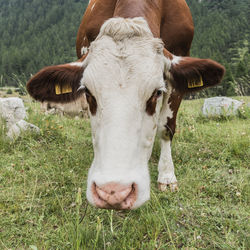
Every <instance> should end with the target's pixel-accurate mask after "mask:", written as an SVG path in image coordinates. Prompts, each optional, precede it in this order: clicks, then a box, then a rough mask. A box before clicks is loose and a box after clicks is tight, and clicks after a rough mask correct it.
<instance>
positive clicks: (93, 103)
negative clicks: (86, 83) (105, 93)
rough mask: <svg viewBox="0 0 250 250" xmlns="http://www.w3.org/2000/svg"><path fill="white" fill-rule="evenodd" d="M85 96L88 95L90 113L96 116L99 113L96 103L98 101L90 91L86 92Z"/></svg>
mask: <svg viewBox="0 0 250 250" xmlns="http://www.w3.org/2000/svg"><path fill="white" fill-rule="evenodd" d="M85 94H86V99H87V102H88V104H89V110H90V112H91V114H92V115H95V114H96V111H97V102H96V99H95V97H94V96H93V95H92V94H91V93H90V91H89V90H88V89H86V90H85Z"/></svg>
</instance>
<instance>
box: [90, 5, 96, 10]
mask: <svg viewBox="0 0 250 250" xmlns="http://www.w3.org/2000/svg"><path fill="white" fill-rule="evenodd" d="M95 4H96V3H94V4H93V6H92V7H91V10H90V11H93V9H94V8H95Z"/></svg>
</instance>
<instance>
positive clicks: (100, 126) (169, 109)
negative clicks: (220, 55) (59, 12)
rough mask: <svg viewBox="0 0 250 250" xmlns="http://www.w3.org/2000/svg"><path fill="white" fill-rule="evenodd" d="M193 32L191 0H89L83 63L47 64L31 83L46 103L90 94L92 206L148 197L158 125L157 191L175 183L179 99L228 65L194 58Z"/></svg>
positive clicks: (129, 205) (135, 203) (132, 203)
mask: <svg viewBox="0 0 250 250" xmlns="http://www.w3.org/2000/svg"><path fill="white" fill-rule="evenodd" d="M193 35H194V25H193V21H192V16H191V13H190V10H189V8H188V6H187V4H186V2H185V0H90V1H89V4H88V7H87V9H86V12H85V14H84V16H83V19H82V22H81V24H80V27H79V31H78V34H77V40H76V52H77V57H78V61H76V62H72V63H67V64H63V65H57V66H50V67H46V68H44V69H42V70H41V71H40V72H38V73H37V74H36V75H34V76H33V77H32V78H31V79H30V80H29V81H28V83H27V90H28V92H29V94H30V95H31V96H32V97H33V98H34V99H36V100H38V101H41V102H43V101H53V102H62V103H65V102H71V101H73V100H75V99H77V98H78V97H79V96H80V95H81V94H82V93H85V95H86V98H87V102H88V106H89V113H90V121H91V129H92V141H93V149H94V159H93V162H92V164H91V167H90V169H89V173H88V180H87V191H86V195H87V199H88V201H89V202H90V203H91V204H93V205H94V206H96V207H99V208H107V209H136V208H138V207H140V206H141V205H142V204H144V203H145V202H146V201H147V200H149V198H150V177H149V170H148V161H149V158H150V156H151V153H152V147H153V143H154V139H155V135H156V132H157V131H158V134H159V137H160V140H161V154H160V159H159V164H158V171H159V175H158V186H159V189H160V190H161V191H167V190H168V187H170V189H171V190H176V189H177V179H176V176H175V173H174V164H173V160H172V156H171V141H172V139H173V136H174V133H175V127H176V115H177V112H178V108H179V106H180V103H181V101H182V99H183V97H184V96H185V94H188V93H191V92H194V91H199V90H202V89H204V88H207V87H211V86H214V85H216V84H218V83H219V82H220V81H221V80H222V77H223V75H224V71H225V69H224V67H223V66H222V65H220V64H219V63H217V62H215V61H213V60H210V59H199V58H192V57H190V47H191V42H192V39H193Z"/></svg>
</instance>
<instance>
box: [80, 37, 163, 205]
mask: <svg viewBox="0 0 250 250" xmlns="http://www.w3.org/2000/svg"><path fill="white" fill-rule="evenodd" d="M161 46H162V45H161V44H160V43H159V40H157V39H154V38H151V39H148V40H147V39H145V40H143V39H141V38H139V37H135V38H134V39H126V40H123V41H122V42H115V41H114V40H113V39H112V38H111V37H109V36H103V37H101V38H100V39H97V41H95V42H94V43H92V45H91V47H90V52H89V55H88V57H87V59H86V65H87V67H86V68H85V71H84V76H83V79H82V82H81V84H82V85H84V86H85V87H86V88H87V89H88V91H89V92H90V93H91V95H92V96H93V97H94V98H95V100H96V103H97V106H96V113H95V114H91V113H90V117H91V127H92V139H93V147H94V160H93V163H92V165H91V168H90V170H89V175H88V187H87V198H88V200H89V202H90V203H92V204H94V205H98V204H97V202H96V200H95V198H94V197H93V188H95V186H97V187H103V186H105V185H107V184H109V183H118V184H119V185H122V186H124V187H127V186H131V185H134V187H135V192H136V194H135V196H136V199H133V201H131V203H130V205H129V208H137V207H139V206H140V205H142V204H143V203H144V202H145V201H147V200H148V199H149V196H150V178H149V172H148V160H149V158H150V155H151V151H152V147H153V142H154V138H155V134H156V130H157V121H158V116H159V113H160V108H161V104H162V95H161V92H162V91H165V83H164V80H163V71H164V56H163V55H162V49H161V48H162V47H161ZM157 91H158V92H157ZM157 93H158V96H157V98H156V102H155V103H156V107H155V109H154V110H155V111H154V112H153V114H149V112H147V107H148V106H147V104H149V102H148V100H149V99H150V98H151V97H152V95H154V96H155V95H157ZM99 198H100V197H99ZM100 206H101V207H107V205H105V203H104V202H102V201H101V205H100ZM121 207H122V208H125V209H126V206H121Z"/></svg>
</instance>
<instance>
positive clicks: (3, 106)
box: [0, 97, 40, 140]
mask: <svg viewBox="0 0 250 250" xmlns="http://www.w3.org/2000/svg"><path fill="white" fill-rule="evenodd" d="M26 117H27V115H26V109H25V107H24V104H23V100H22V99H20V98H18V97H10V98H0V118H1V119H3V120H4V121H5V122H6V128H7V137H8V138H10V139H11V140H13V139H16V138H17V137H18V136H19V135H20V134H21V132H24V131H31V132H34V133H39V132H40V129H39V128H38V127H37V126H35V125H33V124H31V123H28V122H26V121H24V120H23V119H25V118H26Z"/></svg>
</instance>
